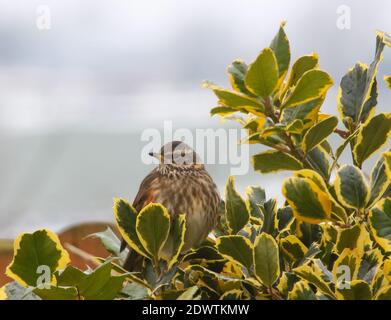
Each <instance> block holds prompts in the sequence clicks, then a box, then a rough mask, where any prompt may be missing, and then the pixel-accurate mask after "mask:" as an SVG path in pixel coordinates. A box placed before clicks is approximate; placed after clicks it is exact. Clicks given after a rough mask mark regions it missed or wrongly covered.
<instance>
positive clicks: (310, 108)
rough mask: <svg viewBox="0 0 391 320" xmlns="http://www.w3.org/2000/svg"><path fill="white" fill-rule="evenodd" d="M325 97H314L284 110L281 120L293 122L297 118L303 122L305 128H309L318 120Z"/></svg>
mask: <svg viewBox="0 0 391 320" xmlns="http://www.w3.org/2000/svg"><path fill="white" fill-rule="evenodd" d="M323 101H324V98H319V99H314V100H311V101H308V102H305V103H303V104H299V105H297V106H294V107H290V108H286V109H284V110H283V111H282V116H281V122H282V123H292V122H293V121H295V120H301V121H302V122H303V129H308V128H310V127H311V126H312V125H314V124H315V122H316V121H317V120H318V112H319V109H320V107H321V105H322V104H323Z"/></svg>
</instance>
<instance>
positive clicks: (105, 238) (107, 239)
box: [90, 227, 127, 258]
mask: <svg viewBox="0 0 391 320" xmlns="http://www.w3.org/2000/svg"><path fill="white" fill-rule="evenodd" d="M90 237H95V238H98V239H100V241H101V242H102V244H103V246H104V247H105V248H106V250H107V251H109V252H110V253H112V254H113V255H115V256H118V257H121V256H123V258H125V256H124V254H125V255H126V254H127V253H126V252H125V251H122V252H121V251H120V247H121V241H120V239H118V237H117V235H116V234H115V233H114V231H113V230H112V229H111V228H109V227H107V229H106V230H104V231H101V232H96V233H93V234H91V235H90Z"/></svg>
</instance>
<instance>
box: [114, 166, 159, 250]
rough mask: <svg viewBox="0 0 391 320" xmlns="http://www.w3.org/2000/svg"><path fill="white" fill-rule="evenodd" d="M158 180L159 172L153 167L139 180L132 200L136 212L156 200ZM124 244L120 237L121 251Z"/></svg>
mask: <svg viewBox="0 0 391 320" xmlns="http://www.w3.org/2000/svg"><path fill="white" fill-rule="evenodd" d="M159 180H160V175H159V172H158V171H157V170H156V169H154V170H152V171H151V172H150V173H149V174H148V175H147V176H146V177H145V178H144V180H143V181H142V182H141V184H140V188H139V190H138V193H137V195H136V198H135V199H134V201H133V207H134V208H135V209H136V211H137V212H140V211H141V209H142V208H144V207H145V206H146V205H148V204H149V203H152V202H155V201H156V199H157V197H158V196H159ZM126 246H127V243H126V241H125V240H124V239H122V242H121V248H120V251H123V250H124V249H125V248H126Z"/></svg>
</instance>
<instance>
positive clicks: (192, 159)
mask: <svg viewBox="0 0 391 320" xmlns="http://www.w3.org/2000/svg"><path fill="white" fill-rule="evenodd" d="M149 155H150V156H152V157H155V158H157V159H159V161H160V164H161V165H174V166H180V167H197V166H203V164H202V161H201V158H200V157H199V156H198V154H197V153H196V152H195V151H194V150H193V149H192V148H191V147H189V146H188V145H187V144H186V143H184V142H182V141H171V142H168V143H166V144H165V145H163V146H162V147H161V148H160V150H159V151H158V152H150V153H149Z"/></svg>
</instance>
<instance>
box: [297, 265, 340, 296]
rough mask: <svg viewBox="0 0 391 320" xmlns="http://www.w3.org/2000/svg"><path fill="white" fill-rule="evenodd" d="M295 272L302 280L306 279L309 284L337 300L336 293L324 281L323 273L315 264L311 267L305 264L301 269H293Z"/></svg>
mask: <svg viewBox="0 0 391 320" xmlns="http://www.w3.org/2000/svg"><path fill="white" fill-rule="evenodd" d="M293 272H294V273H295V274H296V275H297V276H299V277H300V278H301V279H304V280H306V281H308V282H309V283H311V284H313V285H314V286H315V287H317V288H318V289H319V290H320V291H321V292H322V293H323V294H325V295H327V296H328V297H330V298H332V299H335V295H334V292H333V291H332V290H331V288H330V286H329V285H328V283H327V282H326V281H325V280H323V274H322V271H321V269H320V268H319V267H318V266H317V265H316V264H315V263H312V265H311V266H310V265H309V263H307V264H304V265H302V266H300V267H297V268H295V269H293Z"/></svg>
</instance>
